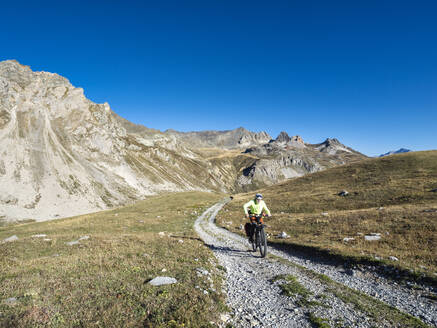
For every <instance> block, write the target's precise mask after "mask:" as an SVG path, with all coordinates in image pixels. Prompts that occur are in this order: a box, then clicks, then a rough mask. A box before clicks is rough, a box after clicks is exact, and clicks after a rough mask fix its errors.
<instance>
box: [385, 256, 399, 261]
mask: <svg viewBox="0 0 437 328" xmlns="http://www.w3.org/2000/svg"><path fill="white" fill-rule="evenodd" d="M388 258H389V260H391V261H399V259H398V258H397V257H396V256H389V257H388Z"/></svg>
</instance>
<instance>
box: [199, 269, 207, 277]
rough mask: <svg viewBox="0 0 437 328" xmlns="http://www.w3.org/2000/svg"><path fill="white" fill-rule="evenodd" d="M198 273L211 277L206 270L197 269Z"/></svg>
mask: <svg viewBox="0 0 437 328" xmlns="http://www.w3.org/2000/svg"><path fill="white" fill-rule="evenodd" d="M196 271H197V272H198V273H200V274H202V275H204V276H208V275H209V271H208V270H206V269H205V268H197V269H196Z"/></svg>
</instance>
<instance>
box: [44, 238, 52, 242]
mask: <svg viewBox="0 0 437 328" xmlns="http://www.w3.org/2000/svg"><path fill="white" fill-rule="evenodd" d="M43 240H44V241H52V240H51V239H50V238H44V239H43Z"/></svg>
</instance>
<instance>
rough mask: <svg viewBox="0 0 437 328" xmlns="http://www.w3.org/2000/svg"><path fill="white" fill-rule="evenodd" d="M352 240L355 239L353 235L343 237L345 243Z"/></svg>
mask: <svg viewBox="0 0 437 328" xmlns="http://www.w3.org/2000/svg"><path fill="white" fill-rule="evenodd" d="M352 240H355V238H353V237H345V238H343V241H344V242H345V243H347V242H348V241H352Z"/></svg>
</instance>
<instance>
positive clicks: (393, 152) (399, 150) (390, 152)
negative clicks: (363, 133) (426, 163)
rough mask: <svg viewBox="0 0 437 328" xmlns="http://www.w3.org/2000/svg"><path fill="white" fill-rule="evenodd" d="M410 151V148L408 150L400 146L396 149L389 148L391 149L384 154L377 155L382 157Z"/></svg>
mask: <svg viewBox="0 0 437 328" xmlns="http://www.w3.org/2000/svg"><path fill="white" fill-rule="evenodd" d="M410 151H411V150H409V149H405V148H400V149H398V150H391V151H389V152H388V153H385V154H382V155H379V156H378V157H384V156H389V155H395V154H402V153H408V152H410Z"/></svg>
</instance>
